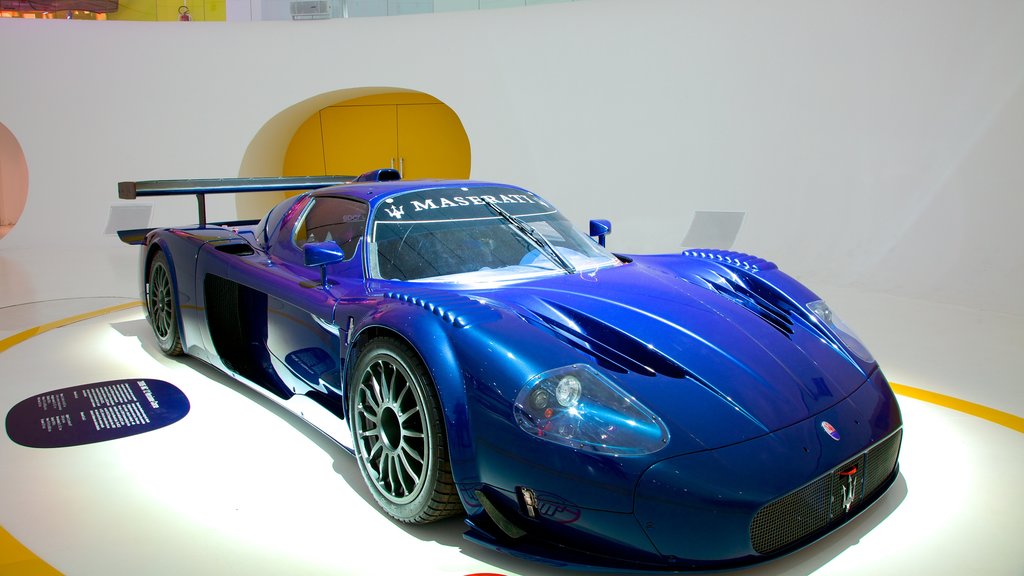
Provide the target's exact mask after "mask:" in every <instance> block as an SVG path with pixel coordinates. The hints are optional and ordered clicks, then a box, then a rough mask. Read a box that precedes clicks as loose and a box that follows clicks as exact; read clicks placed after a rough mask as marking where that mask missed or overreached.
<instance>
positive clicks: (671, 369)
mask: <svg viewBox="0 0 1024 576" xmlns="http://www.w3.org/2000/svg"><path fill="white" fill-rule="evenodd" d="M434 188H436V189H446V188H450V189H452V190H460V191H462V192H461V193H462V194H465V195H466V196H465V197H463V196H458V197H455V196H452V197H451V199H450V201H448V200H445V202H447V203H448V204H451V205H452V206H463V205H465V206H469V207H472V206H471V204H472V202H470V200H472V198H475V197H474V196H472V193H473V191H474V189H483V188H486V189H487V190H488V193H489V194H494V192H493V191H494V190H495V189H501V190H504V191H505V192H502V194H503V195H502V196H501V198H503V199H507V201H508V202H509V204H513V203H516V204H526V203H527V200H528V201H529V202H528V203H530V204H536V205H541V206H545V207H546V206H549V205H547V204H546V203H545V202H544V201H543V200H541V199H539V198H538V197H535V196H533V195H530V193H529V192H526V191H525V190H521V189H519V188H513V187H505V186H503V185H498V184H490V183H480V182H469V181H457V182H445V181H439V182H402V181H397V182H370V183H354V184H349V185H344V186H338V187H334V188H326V189H323V190H319V191H315V192H310V193H306V194H304V195H301V196H298V197H295V198H292V199H289V200H286V201H285V202H283V203H281V204H280V205H279V206H278V207H276V208H274V209H273V210H271V211H270V213H269V214H268V215H267V217H266V218H264V219H263V220H262V221H261V222H260V223H259V224H257V225H255V226H248V227H241V228H237V229H229V228H223V227H216V226H208V227H191V228H189V227H184V228H178V229H159V230H155V231H153V232H151V233H150V234H149V235H148V237H147V240H146V245H145V246H144V249H143V256H142V266H141V268H142V270H143V274H142V276H143V278H142V289H143V293H144V292H145V275H146V270H148V266H147V263H148V261H149V258H151V257H152V254H153V253H154V251H156V250H160V251H163V252H164V254H165V255H166V256H167V258H168V261H169V263H170V266H171V270H172V275H173V277H174V281H175V287H176V295H177V304H178V308H179V318H180V324H181V325H180V334H181V338H182V343H183V347H184V349H185V351H186V352H187V353H188V354H191V355H193V356H196V357H198V358H201V359H203V360H205V361H206V362H209V363H210V364H212V365H214V366H216V367H217V368H219V369H221V370H224V371H225V372H227V373H229V374H232V375H234V376H238V377H240V378H242V379H243V380H245V381H246V382H248V383H250V384H255V385H258V386H262V387H264V388H265V389H267V390H268V391H270V392H271V393H273V394H276V395H278V396H280V397H282V398H287V397H289V396H290V395H293V394H315V395H317V397H318V398H327V399H328V400H329V401H330V402H334V404H332V405H333V406H337V407H341V406H345V402H344V398H345V394H346V383H347V382H348V381H349V379H350V377H351V375H350V374H349V370H351V368H352V367H353V366H354V364H355V361H356V358H357V357H358V353H359V347H360V345H361V343H363V342H365V341H366V339H367V338H369V337H370V335H379V334H382V333H384V334H388V335H391V336H392V337H394V338H399V339H402V340H404V341H405V342H407V343H408V344H409V345H410V346H412V348H413V349H415V350H416V352H417V353H418V354H419V355H420V357H421V358H422V360H423V363H424V365H425V366H426V368H427V370H428V371H429V373H430V377H431V379H432V381H433V384H434V386H435V387H436V389H437V393H438V397H439V399H440V401H441V405H442V407H443V412H444V419H445V422H444V424H445V427H446V431H447V439H448V443H449V446H448V450H449V453H450V457H451V467H452V472H453V476H454V479H455V482H456V484H457V485H458V487H459V490H460V494H461V496H462V500H463V505H464V507H465V509H466V512H467V514H468V522H469V523H470V524H471V527H472V529H471V530H470V532H469V534H468V537H470V538H471V539H473V540H474V541H477V542H479V543H481V544H484V545H486V546H490V547H493V548H496V549H502V550H506V551H510V552H512V553H516V554H521V555H525V556H528V557H534V558H546V559H548V560H551V561H553V562H554V563H556V564H570V565H604V566H610V567H617V568H629V567H631V568H637V569H655V570H656V569H669V570H677V569H695V568H717V567H725V566H732V565H740V564H746V563H752V562H757V561H761V560H764V559H767V558H770V557H773V556H776V555H778V554H781V553H784V552H786V551H788V550H789V549H791V548H792V546H790V547H788V548H786V549H784V550H780V551H778V553H775V552H773V553H770V554H759V553H757V552H755V551H754V550H753V549H752V548H751V537H750V532H749V531H750V523H751V519H752V517H753V515H754V514H755V513H756V512H757V510H758V509H760V508H761V507H762V506H764V505H765V504H767V503H769V502H771V501H773V500H776V499H778V498H780V497H783V496H785V495H786V494H788V493H790V492H792V491H793V490H796V489H797V488H800V487H801V486H803V485H805V484H807V483H808V482H810V481H812V480H813V479H815V478H819V477H821V476H822V475H827V474H829V473H830V472H831V471H833V470H835V469H836V467H838V466H841V465H843V464H844V462H846V461H847V460H849V459H850V458H851V457H852V456H854V455H856V454H860V453H863V452H864V451H866V450H868V449H869V448H871V447H872V446H874V445H876V444H877V443H878V442H879V441H881V440H882V439H884V438H887V437H889V436H890V435H891V434H893V433H894V432H896V431H897V430H899V429H900V427H901V420H900V415H899V409H898V406H897V404H896V401H895V398H894V397H893V395H892V392H891V390H890V388H889V386H888V383H887V382H886V381H885V379H884V378H883V377H882V375H881V372H880V370H879V369H878V366H877V365H876V364H875V363H874V361H873V360H871V359H870V358H868V359H867V360H865V359H863V358H862V357H861V355H858V354H857V352H856V351H854V350H851V349H850V348H849V347H848V346H847V345H846V344H844V340H843V339H842V337H841V336H840V335H839V334H837V333H836V331H835V330H832V329H830V327H829V326H827V325H826V324H825V323H823V322H822V321H821V319H820V318H819V317H818V316H816V315H815V314H814V313H813V312H812V311H811V310H809V309H808V306H807V304H808V303H810V302H813V301H816V300H819V298H818V297H817V296H816V295H815V294H814V293H813V292H811V291H810V290H809V289H808V288H806V287H804V286H803V285H801V284H800V283H798V282H796V281H795V280H794V279H792V278H791V277H789V276H787V275H786V274H784V273H783V272H782V271H780V270H779V269H778V268H777V267H776V266H775V265H774V264H772V263H771V262H768V261H766V260H763V259H760V258H756V257H753V256H748V255H745V254H740V253H735V252H723V251H714V250H706V251H689V252H686V253H683V254H675V255H671V254H669V255H656V256H631V257H621V262H619V263H617V265H614V266H604V267H599V268H597V269H593V270H586V271H583V272H575V273H559V274H547V275H543V276H539V277H536V278H523V279H516V280H515V281H507V282H493V281H488V282H473V281H472V279H473V277H472V276H469V277H468V280H467V278H464V277H462V276H460V277H459V278H458V279H456V280H455V281H444V282H433V281H400V280H390V279H383V278H374V277H372V276H373V274H372V272H371V270H372V269H373V265H374V263H373V261H372V259H371V258H370V257H369V256H368V251H369V248H368V245H369V243H370V239H371V238H372V237H373V235H374V233H375V232H374V226H376V225H377V224H378V223H379V222H381V221H383V220H384V219H385V218H387V217H385V216H384V211H385V210H389V211H391V216H390V218H391V220H392V221H393V223H394V222H397V220H399V219H401V218H402V217H403V214H402V213H401V212H400V211H399V210H397V207H399V206H400V205H401V203H400V200H401V199H402V197H403V194H405V193H408V192H416V191H421V190H424V189H434ZM506 193H507V197H506V196H505V195H504V194H506ZM527 195H529V196H527ZM320 197H342V198H348V199H351V200H353V201H355V202H358V203H363V204H365V206H366V210H367V213H368V214H369V217H368V218H367V229H366V231H365V235H364V236H363V237H362V239H361V240H360V239H358V238H357V239H356V240H358V243H356V244H354V245H355V246H356V247H355V249H354V251H352V254H346V255H345V257H346V259H345V260H344V261H343V262H339V263H336V264H329V265H328V266H327V278H328V280H329V283H330V286H329V288H327V289H324V288H323V287H322V286H321V276H320V274H321V271H320V268H319V267H306V266H304V265H303V259H302V258H303V257H302V250H301V249H300V248H299V247H298V246H297V245H296V243H295V242H294V241H293V240H292V238H293V237H295V236H296V235H297V234H298V229H299V228H298V226H297V224H298V223H300V222H301V221H302V218H303V215H304V214H305V212H306V211H307V210H308V208H309V206H310V205H311V203H314V202H315V201H316V199H317V198H320ZM489 197H490V196H489ZM467 198H468V199H470V200H466V201H465V203H464V204H459V202H462V200H464V199H467ZM396 200H398V202H396ZM474 202H475V201H474ZM442 204H443V202H442ZM404 206H405V207H406V208H407V209H408V212H407V213H405V214H404V217H406V218H408V217H409V216H410V214H409V213H410V212H414V211H419V210H420V209H424V210H425V209H433V208H434V206H432V205H429V203H428V201H426V200H420V201H418V202H414V203H412V202H410V203H406V204H405V205H404ZM552 210H553V208H552ZM403 223H404V221H403ZM303 225H304V224H303ZM340 242H341V241H340V240H339V243H340ZM579 364H583V365H588V366H591V367H593V368H594V369H595V370H596V371H597V373H599V375H600V376H601V377H602V378H604V379H605V380H606V381H608V382H610V383H611V384H612V385H614V386H615V387H617V388H618V389H621V390H623V391H624V392H625V393H626V394H628V395H629V396H631V398H632V399H633V400H635V402H637V403H639V404H640V405H642V406H644V407H646V408H647V409H648V410H650V412H652V413H653V414H655V415H656V416H657V417H658V418H659V419H660V421H661V422H663V423H664V426H665V429H666V430H667V435H666V437H665V440H664V442H663V445H662V446H660V447H659V448H658V449H657V450H655V451H653V452H648V453H645V454H642V455H628V456H627V455H614V454H607V453H598V452H593V451H588V450H582V449H578V448H573V447H570V446H566V445H562V444H557V443H554V442H550V441H547V440H545V439H544V438H543V434H541V435H530V434H528V433H526V432H525V431H524V430H523V429H522V427H521V425H520V424H518V423H517V421H516V419H515V418H514V416H513V415H514V411H515V402H516V398H517V395H518V394H519V393H520V391H521V390H522V389H523V387H524V385H525V384H526V383H527V382H529V381H531V379H533V378H535V377H537V376H538V375H540V374H543V373H546V372H548V371H551V370H553V369H557V368H560V367H565V366H572V365H579ZM335 411H336V413H337V414H338V417H339V418H344V417H345V416H346V415H345V414H344V413H343V409H341V408H337V409H336V410H335ZM825 420H827V421H828V422H829V423H830V424H831V425H833V426H834V427H835V428H837V429H838V430H840V431H841V440H840V441H835V440H833V439H832V438H830V437H829V436H828V435H827V434H825V433H824V432H823V430H822V422H823V421H825ZM896 473H897V469H896V468H894V469H893V470H892V472H891V474H890V476H891V477H890V478H889V480H888V482H889V483H891V480H892V478H894V477H895V475H896ZM885 486H886V487H887V486H888V484H886V485H885ZM521 487H527V488H529V489H530V490H532V491H534V492H535V493H536V495H537V498H538V500H539V512H540V513H539V514H538V515H536V516H534V517H531V516H530V515H529V514H527V511H526V510H524V509H523V506H522V503H521V502H520V501H519V500H518V496H517V490H519V489H520V488H521ZM881 492H884V488H883V489H881V491H880V492H879V493H876V494H873V495H871V497H870V498H866V499H865V500H864V503H865V504H866V503H868V502H869V501H870V500H873V499H876V498H877V497H878V496H879V495H880V493H881ZM477 493H479V494H483V495H485V497H486V498H487V499H488V501H489V502H490V504H491V505H492V506H493V507H494V508H495V509H497V510H498V511H500V513H501V514H503V515H504V517H505V518H506V519H508V520H509V521H511V522H512V523H513V524H515V525H517V526H519V527H520V528H521V529H522V530H524V531H525V532H526V533H527V536H525V537H522V538H518V539H515V538H511V537H509V536H506V535H505V534H504V533H503V532H502V531H501V530H500V529H498V527H497V525H496V524H495V522H494V521H493V517H492V516H489V513H488V512H487V511H485V509H484V507H483V506H482V505H481V503H480V502H479V501H478V498H477V496H476V494H477ZM840 523H841V522H840ZM837 525H838V524H837ZM832 528H834V526H832V527H830V529H832ZM820 535H821V534H820V533H815V534H812V535H809V536H808V538H803V539H800V540H799V541H798V542H794V543H793V546H798V545H803V544H806V543H807V541H808V540H809V539H813V538H816V537H820Z"/></svg>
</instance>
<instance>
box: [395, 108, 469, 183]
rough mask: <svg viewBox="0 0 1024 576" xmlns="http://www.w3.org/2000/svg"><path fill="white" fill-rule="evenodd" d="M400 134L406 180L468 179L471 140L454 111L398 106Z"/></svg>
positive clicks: (400, 151) (399, 151) (401, 157)
mask: <svg viewBox="0 0 1024 576" xmlns="http://www.w3.org/2000/svg"><path fill="white" fill-rule="evenodd" d="M398 133H399V138H398V156H399V158H400V164H401V165H402V168H403V174H402V177H403V178H408V179H413V178H469V166H470V150H469V139H468V138H467V137H466V131H465V129H463V127H462V122H460V121H459V117H458V116H457V115H456V114H455V112H453V111H452V109H451V108H449V107H447V106H445V105H444V104H410V105H402V106H398Z"/></svg>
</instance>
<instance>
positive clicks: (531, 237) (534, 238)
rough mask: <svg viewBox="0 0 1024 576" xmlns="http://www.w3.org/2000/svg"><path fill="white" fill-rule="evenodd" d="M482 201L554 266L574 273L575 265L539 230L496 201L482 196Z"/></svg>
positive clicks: (568, 272)
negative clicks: (507, 210)
mask: <svg viewBox="0 0 1024 576" xmlns="http://www.w3.org/2000/svg"><path fill="white" fill-rule="evenodd" d="M483 201H484V203H485V204H487V207H488V208H490V209H491V210H493V211H494V213H495V214H497V215H498V216H501V217H502V218H504V219H505V220H506V221H507V222H508V223H509V224H511V225H512V228H514V229H515V230H516V231H517V232H519V233H520V234H522V236H523V237H524V238H526V239H527V240H528V241H529V242H530V244H533V245H534V246H536V247H537V248H538V249H539V250H540V251H541V252H543V253H544V255H545V256H547V257H548V260H551V261H552V262H553V263H554V264H555V265H556V266H558V267H559V268H561V269H562V270H565V272H566V273H567V274H575V273H576V267H575V266H573V265H572V263H571V262H569V261H568V260H567V259H566V258H565V257H564V256H562V255H561V254H559V253H558V250H556V249H555V246H554V245H553V244H551V241H550V240H548V239H547V238H545V237H544V235H543V234H541V233H540V232H537V229H536V228H534V227H533V226H530V225H529V224H527V223H526V222H523V221H522V220H520V219H519V218H516V217H515V216H513V215H511V214H509V213H508V212H506V211H505V209H503V208H502V207H501V206H498V205H497V204H496V203H494V202H492V201H490V200H488V199H486V198H484V199H483Z"/></svg>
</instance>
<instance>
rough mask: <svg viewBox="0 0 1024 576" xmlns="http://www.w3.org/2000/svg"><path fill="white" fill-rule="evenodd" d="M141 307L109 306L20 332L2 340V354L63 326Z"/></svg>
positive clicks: (0, 345) (128, 305)
mask: <svg viewBox="0 0 1024 576" xmlns="http://www.w3.org/2000/svg"><path fill="white" fill-rule="evenodd" d="M141 305H142V302H139V301H136V302H128V303H126V304H117V305H115V306H108V307H106V308H100V309H99V310H93V311H92V312H85V313H83V314H78V315H76V316H71V317H70V318H64V319H63V320H54V321H53V322H48V323H46V324H43V325H42V326H36V327H35V328H29V329H28V330H25V331H23V332H18V333H17V334H15V335H14V336H8V337H7V338H4V339H3V340H0V352H3V351H5V350H7V349H8V348H11V347H13V346H17V345H18V344H21V343H22V342H24V341H25V340H28V339H29V338H33V337H35V336H38V335H40V334H42V333H44V332H49V331H50V330H54V329H57V328H61V327H63V326H67V325H68V324H74V323H75V322H81V321H82V320H88V319H90V318H95V317H97V316H103V315H104V314H110V313H111V312H117V311H119V310H127V309H129V308H134V307H135V306H141Z"/></svg>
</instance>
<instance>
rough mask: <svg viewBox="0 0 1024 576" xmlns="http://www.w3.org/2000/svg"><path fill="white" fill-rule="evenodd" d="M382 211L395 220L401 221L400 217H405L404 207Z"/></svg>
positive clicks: (393, 207)
mask: <svg viewBox="0 0 1024 576" xmlns="http://www.w3.org/2000/svg"><path fill="white" fill-rule="evenodd" d="M384 211H385V212H387V213H388V216H391V217H392V218H394V219H395V220H401V219H402V216H403V215H405V206H392V207H391V208H387V209H385V210H384Z"/></svg>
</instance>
